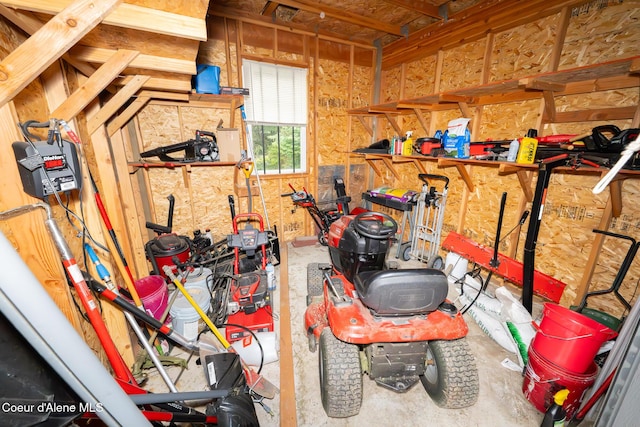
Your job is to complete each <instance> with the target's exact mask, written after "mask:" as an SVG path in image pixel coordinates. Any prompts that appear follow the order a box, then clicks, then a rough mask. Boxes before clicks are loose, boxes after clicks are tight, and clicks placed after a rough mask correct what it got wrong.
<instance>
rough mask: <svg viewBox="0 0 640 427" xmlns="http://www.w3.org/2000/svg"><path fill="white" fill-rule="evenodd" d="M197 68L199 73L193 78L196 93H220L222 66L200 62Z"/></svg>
mask: <svg viewBox="0 0 640 427" xmlns="http://www.w3.org/2000/svg"><path fill="white" fill-rule="evenodd" d="M196 70H197V71H198V74H197V75H196V76H195V77H194V78H193V87H194V89H195V90H196V93H212V94H216V95H218V94H220V67H218V66H217V65H206V64H198V65H197V66H196Z"/></svg>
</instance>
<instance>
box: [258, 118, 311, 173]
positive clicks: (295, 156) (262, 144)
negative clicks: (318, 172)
mask: <svg viewBox="0 0 640 427" xmlns="http://www.w3.org/2000/svg"><path fill="white" fill-rule="evenodd" d="M305 135H306V129H305V127H304V126H275V125H252V126H251V136H252V142H253V155H254V165H255V168H256V170H257V171H258V172H259V173H263V174H281V173H300V172H304V171H305V169H306V164H305V163H306V162H305V158H304V153H305V146H306V144H305Z"/></svg>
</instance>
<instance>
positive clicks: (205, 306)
mask: <svg viewBox="0 0 640 427" xmlns="http://www.w3.org/2000/svg"><path fill="white" fill-rule="evenodd" d="M203 283H204V282H203ZM185 289H186V290H187V292H188V293H189V295H191V298H193V300H194V301H195V302H196V303H197V304H198V307H200V309H202V311H204V312H205V313H206V312H208V311H209V308H210V307H211V294H210V293H209V290H208V289H207V287H206V284H205V285H204V287H202V286H201V287H193V286H191V285H189V287H186V286H185ZM174 292H178V296H177V298H176V300H175V301H174V302H173V305H172V306H171V309H170V310H169V313H171V325H172V327H173V330H174V331H176V333H178V334H180V335H182V336H184V337H185V338H186V339H187V340H195V339H196V338H197V337H198V332H199V331H200V324H201V322H202V319H201V318H200V315H199V314H198V312H197V311H196V309H195V308H194V307H193V306H192V305H191V303H190V302H189V301H188V300H187V298H185V296H184V295H182V292H180V290H177V289H176V290H175V291H174Z"/></svg>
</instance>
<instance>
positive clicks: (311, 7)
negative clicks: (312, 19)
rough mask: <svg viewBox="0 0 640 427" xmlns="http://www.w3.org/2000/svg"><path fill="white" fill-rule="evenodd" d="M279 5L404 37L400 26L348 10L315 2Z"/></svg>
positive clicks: (290, 1)
mask: <svg viewBox="0 0 640 427" xmlns="http://www.w3.org/2000/svg"><path fill="white" fill-rule="evenodd" d="M278 3H279V4H283V5H285V6H289V7H294V8H296V9H300V10H304V11H305V12H311V13H317V14H318V15H320V13H324V14H325V16H326V17H328V18H333V19H337V20H339V21H344V22H348V23H350V24H354V25H357V26H360V27H367V28H371V29H374V30H376V31H382V32H384V33H389V34H393V35H396V36H404V34H403V33H402V29H401V27H400V25H393V24H388V23H386V22H383V21H378V20H376V19H372V18H368V17H366V16H362V15H359V14H357V13H353V12H349V11H348V10H344V9H339V8H337V7H331V6H327V5H324V4H318V2H315V1H313V2H312V1H310V0H278Z"/></svg>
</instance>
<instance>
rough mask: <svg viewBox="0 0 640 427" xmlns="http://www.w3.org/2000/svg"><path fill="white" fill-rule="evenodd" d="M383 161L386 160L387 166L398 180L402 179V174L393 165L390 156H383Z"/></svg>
mask: <svg viewBox="0 0 640 427" xmlns="http://www.w3.org/2000/svg"><path fill="white" fill-rule="evenodd" d="M382 161H383V162H384V164H385V166H386V167H387V168H388V169H389V170H390V171H391V173H392V174H393V176H395V177H396V179H397V180H398V181H400V180H401V179H402V177H401V176H400V174H399V173H398V171H397V170H396V168H395V167H393V161H392V160H391V159H389V158H388V157H383V158H382Z"/></svg>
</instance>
